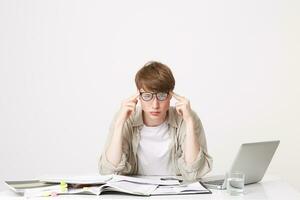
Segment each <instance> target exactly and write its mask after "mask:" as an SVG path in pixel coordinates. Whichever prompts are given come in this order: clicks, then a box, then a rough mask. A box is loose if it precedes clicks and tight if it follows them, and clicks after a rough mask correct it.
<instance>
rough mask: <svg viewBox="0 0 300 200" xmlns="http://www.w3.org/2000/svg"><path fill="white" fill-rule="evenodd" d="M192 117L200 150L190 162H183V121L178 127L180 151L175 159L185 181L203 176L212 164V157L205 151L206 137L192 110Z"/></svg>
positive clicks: (210, 168) (184, 128)
mask: <svg viewBox="0 0 300 200" xmlns="http://www.w3.org/2000/svg"><path fill="white" fill-rule="evenodd" d="M193 119H194V123H195V127H194V132H195V134H196V135H197V138H198V140H199V144H200V151H199V153H198V155H197V157H196V159H195V160H194V161H193V162H192V163H190V164H187V163H186V162H185V158H184V153H183V151H182V149H183V146H184V138H185V134H186V126H185V123H184V122H183V123H182V124H181V126H180V127H179V134H180V135H181V139H180V141H181V142H180V148H179V149H180V152H179V158H178V160H177V164H178V168H179V171H180V173H181V175H182V176H183V178H184V179H185V180H187V181H194V180H197V179H199V178H201V177H203V176H204V175H205V174H207V173H208V172H210V171H211V170H212V164H213V159H212V157H211V156H210V155H209V154H208V152H207V144H206V138H205V133H204V129H203V126H202V123H201V121H200V119H199V117H198V116H197V114H196V113H194V112H193Z"/></svg>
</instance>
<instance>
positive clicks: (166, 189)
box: [151, 182, 210, 195]
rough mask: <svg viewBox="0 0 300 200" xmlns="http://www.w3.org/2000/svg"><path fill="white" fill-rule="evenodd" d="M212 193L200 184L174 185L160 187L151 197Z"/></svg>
mask: <svg viewBox="0 0 300 200" xmlns="http://www.w3.org/2000/svg"><path fill="white" fill-rule="evenodd" d="M196 193H210V191H209V190H208V189H206V188H205V187H203V186H202V185H201V184H200V183H199V182H195V183H190V184H183V185H173V186H170V185H168V186H158V187H157V188H156V189H155V190H154V191H153V192H152V194H151V195H167V194H196Z"/></svg>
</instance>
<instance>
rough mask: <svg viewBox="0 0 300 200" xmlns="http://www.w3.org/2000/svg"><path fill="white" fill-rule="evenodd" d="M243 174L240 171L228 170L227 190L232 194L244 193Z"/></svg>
mask: <svg viewBox="0 0 300 200" xmlns="http://www.w3.org/2000/svg"><path fill="white" fill-rule="evenodd" d="M244 185H245V175H244V174H243V173H241V172H229V173H228V174H227V183H226V188H227V192H228V193H229V194H230V195H233V196H240V195H243V193H244Z"/></svg>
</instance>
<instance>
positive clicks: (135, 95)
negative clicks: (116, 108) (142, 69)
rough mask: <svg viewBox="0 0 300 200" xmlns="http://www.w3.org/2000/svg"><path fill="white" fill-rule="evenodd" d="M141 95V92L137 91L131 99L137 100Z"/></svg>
mask: <svg viewBox="0 0 300 200" xmlns="http://www.w3.org/2000/svg"><path fill="white" fill-rule="evenodd" d="M139 95H140V93H138V92H137V93H135V94H134V95H132V96H131V97H130V98H129V99H130V100H137V98H138V96H139Z"/></svg>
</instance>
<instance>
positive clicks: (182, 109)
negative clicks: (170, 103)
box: [171, 92, 192, 122]
mask: <svg viewBox="0 0 300 200" xmlns="http://www.w3.org/2000/svg"><path fill="white" fill-rule="evenodd" d="M171 95H172V96H173V97H174V98H175V99H176V100H177V102H176V104H175V107H176V111H177V113H178V114H179V115H181V116H182V118H183V120H184V121H186V122H187V121H189V120H191V119H192V109H191V105H190V101H189V100H188V99H186V98H185V97H183V96H180V95H178V94H176V93H175V92H171Z"/></svg>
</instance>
